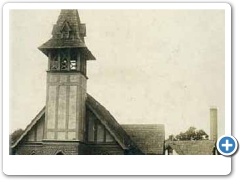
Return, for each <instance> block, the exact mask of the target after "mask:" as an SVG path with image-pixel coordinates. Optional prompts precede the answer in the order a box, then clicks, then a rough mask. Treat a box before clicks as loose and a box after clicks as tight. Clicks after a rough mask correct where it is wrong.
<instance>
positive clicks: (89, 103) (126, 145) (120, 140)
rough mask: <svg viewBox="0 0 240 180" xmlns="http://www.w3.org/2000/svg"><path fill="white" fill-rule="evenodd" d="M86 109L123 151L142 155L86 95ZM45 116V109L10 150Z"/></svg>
mask: <svg viewBox="0 0 240 180" xmlns="http://www.w3.org/2000/svg"><path fill="white" fill-rule="evenodd" d="M86 107H87V108H88V109H89V110H90V111H92V112H93V113H94V114H95V115H96V117H97V118H98V119H99V120H100V121H101V123H102V124H103V125H104V126H105V127H106V129H107V130H108V131H109V132H110V133H111V135H112V136H113V137H114V138H115V140H116V141H117V142H118V143H119V145H120V146H121V147H122V148H123V149H128V150H131V151H133V152H134V153H135V154H142V151H141V150H140V149H139V148H138V146H137V145H136V144H135V143H134V142H133V141H132V140H131V138H130V137H129V135H128V134H127V133H126V132H125V131H124V129H123V128H122V127H121V125H120V124H118V122H117V121H116V120H115V119H114V117H113V116H112V115H111V114H110V112H109V111H108V110H107V109H106V108H105V107H103V106H102V105H101V104H100V103H99V102H97V101H96V100H95V99H94V98H93V97H92V96H90V95H89V94H88V95H87V99H86ZM44 115H45V107H44V108H43V109H42V110H41V111H40V112H39V113H38V115H37V116H36V117H35V118H34V119H33V120H32V122H31V123H30V124H29V125H28V126H27V128H26V129H25V130H24V132H23V134H22V135H21V136H20V138H19V139H18V140H17V141H16V142H15V143H14V144H13V145H12V148H14V147H16V146H17V145H18V143H19V142H20V141H21V140H22V139H23V138H24V137H25V136H26V135H27V133H28V132H29V131H30V130H31V129H32V128H33V126H34V125H35V124H36V123H37V122H38V121H39V120H40V119H42V118H41V117H43V116H44Z"/></svg>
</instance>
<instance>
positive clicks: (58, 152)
mask: <svg viewBox="0 0 240 180" xmlns="http://www.w3.org/2000/svg"><path fill="white" fill-rule="evenodd" d="M55 155H64V153H63V152H62V151H61V150H60V151H57V152H56V154H55Z"/></svg>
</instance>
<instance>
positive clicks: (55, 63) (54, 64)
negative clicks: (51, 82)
mask: <svg viewBox="0 0 240 180" xmlns="http://www.w3.org/2000/svg"><path fill="white" fill-rule="evenodd" d="M50 70H58V55H57V52H52V53H51V59H50Z"/></svg>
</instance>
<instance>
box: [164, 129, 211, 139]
mask: <svg viewBox="0 0 240 180" xmlns="http://www.w3.org/2000/svg"><path fill="white" fill-rule="evenodd" d="M208 137H209V136H208V135H207V133H206V132H205V131H204V130H202V129H200V130H197V129H196V128H195V127H190V128H188V130H187V131H185V132H180V133H179V134H177V135H176V136H174V135H173V134H171V135H170V136H169V139H168V140H170V141H191V140H205V139H208Z"/></svg>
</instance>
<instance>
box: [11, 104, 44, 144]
mask: <svg viewBox="0 0 240 180" xmlns="http://www.w3.org/2000/svg"><path fill="white" fill-rule="evenodd" d="M44 116H45V106H44V107H43V108H42V110H41V111H40V112H39V113H38V114H37V116H36V117H35V118H34V119H33V120H32V121H31V123H30V124H29V125H28V126H27V127H26V128H25V130H24V131H23V133H22V135H21V136H20V137H19V138H18V139H17V140H16V142H15V143H14V144H13V145H12V146H11V147H12V148H14V147H16V146H17V145H18V143H19V142H20V141H21V140H22V139H23V138H24V137H25V136H26V135H27V133H28V132H29V131H30V130H31V129H32V128H33V126H34V125H35V124H37V122H38V121H39V120H40V119H42V117H44Z"/></svg>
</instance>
